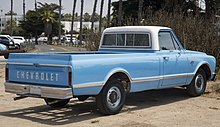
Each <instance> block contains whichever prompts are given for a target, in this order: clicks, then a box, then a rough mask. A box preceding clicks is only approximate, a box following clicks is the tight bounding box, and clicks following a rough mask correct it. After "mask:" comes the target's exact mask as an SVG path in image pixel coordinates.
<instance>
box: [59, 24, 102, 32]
mask: <svg viewBox="0 0 220 127" xmlns="http://www.w3.org/2000/svg"><path fill="white" fill-rule="evenodd" d="M61 23H62V25H64V30H65V33H68V32H69V31H71V24H72V23H71V22H70V21H61ZM91 25H92V23H91V22H83V23H82V26H83V28H87V29H91ZM98 29H99V22H94V31H95V32H98ZM73 30H75V31H78V32H79V31H80V22H78V21H77V22H74V25H73Z"/></svg>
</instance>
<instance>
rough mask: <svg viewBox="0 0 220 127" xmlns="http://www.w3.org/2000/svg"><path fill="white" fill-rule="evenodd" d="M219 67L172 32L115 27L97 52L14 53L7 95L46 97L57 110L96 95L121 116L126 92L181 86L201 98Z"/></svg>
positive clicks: (102, 109)
mask: <svg viewBox="0 0 220 127" xmlns="http://www.w3.org/2000/svg"><path fill="white" fill-rule="evenodd" d="M215 67H216V59H215V58H214V57H213V56H210V55H207V54H206V53H203V52H196V51H189V50H186V49H184V48H183V47H182V46H181V44H180V42H179V41H178V39H177V37H176V35H175V34H174V32H173V31H172V29H171V28H168V27H157V26H128V27H113V28H107V29H106V30H104V32H103V34H102V38H101V41H100V47H99V50H98V51H95V52H80V53H74V52H70V53H27V54H22V53H21V54H13V53H12V54H10V56H9V59H8V62H7V66H6V70H5V72H6V73H5V74H6V75H5V79H6V81H5V91H6V92H10V93H15V94H17V95H19V96H18V98H19V99H21V98H25V97H37V98H43V99H44V100H45V102H46V104H47V105H49V106H51V107H64V106H65V105H66V104H67V103H68V102H69V101H70V99H71V98H76V97H77V98H78V99H79V100H81V101H83V100H86V99H87V98H88V97H90V96H92V97H95V98H96V99H95V100H96V104H97V107H98V108H99V111H100V112H101V113H103V114H108V115H110V114H116V113H119V112H120V110H121V109H122V107H123V105H124V104H125V100H126V95H127V94H126V93H133V92H140V91H145V90H151V89H163V88H171V87H177V86H181V87H183V88H185V89H186V91H187V93H188V94H189V95H190V96H193V97H196V96H200V95H202V94H203V93H204V92H205V89H206V82H207V80H213V79H214V78H215ZM174 96H175V95H174ZM15 99H16V98H15ZM198 99H199V98H198Z"/></svg>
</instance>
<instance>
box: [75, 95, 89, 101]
mask: <svg viewBox="0 0 220 127" xmlns="http://www.w3.org/2000/svg"><path fill="white" fill-rule="evenodd" d="M77 98H78V100H79V101H85V100H86V99H88V98H89V96H78V97H77Z"/></svg>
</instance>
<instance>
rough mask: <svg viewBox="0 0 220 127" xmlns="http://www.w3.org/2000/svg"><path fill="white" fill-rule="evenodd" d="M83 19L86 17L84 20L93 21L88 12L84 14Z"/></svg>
mask: <svg viewBox="0 0 220 127" xmlns="http://www.w3.org/2000/svg"><path fill="white" fill-rule="evenodd" d="M83 19H84V22H89V21H91V16H90V14H89V13H87V12H86V13H85V14H84V15H83Z"/></svg>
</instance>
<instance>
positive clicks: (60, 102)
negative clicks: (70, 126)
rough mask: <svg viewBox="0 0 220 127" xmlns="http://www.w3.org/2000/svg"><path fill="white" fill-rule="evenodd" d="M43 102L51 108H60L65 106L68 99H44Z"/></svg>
mask: <svg viewBox="0 0 220 127" xmlns="http://www.w3.org/2000/svg"><path fill="white" fill-rule="evenodd" d="M44 101H45V102H46V104H47V105H49V106H50V107H53V108H62V107H65V106H66V105H67V103H68V102H69V101H70V99H53V98H45V99H44Z"/></svg>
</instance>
